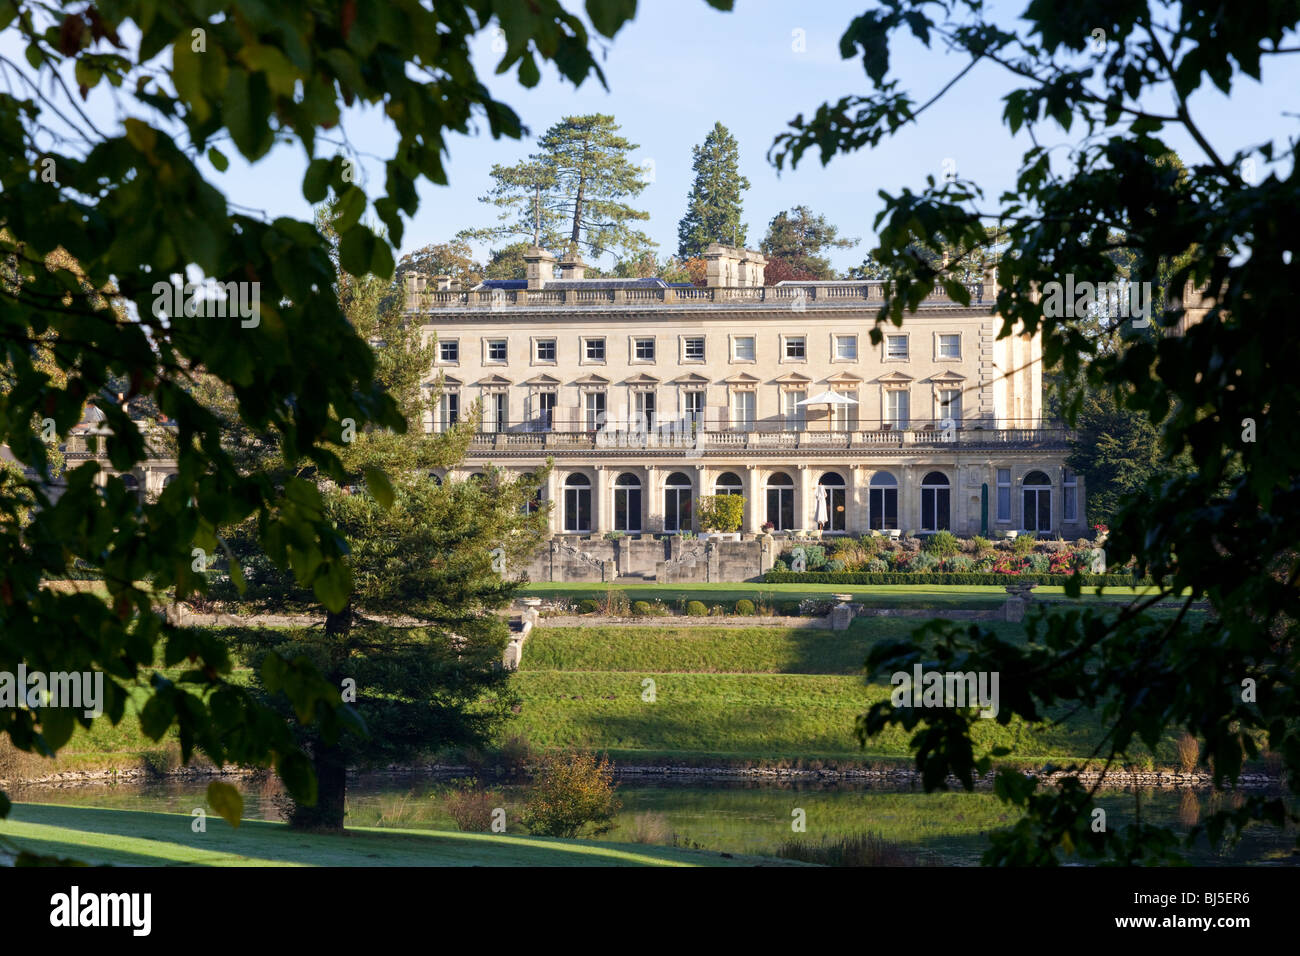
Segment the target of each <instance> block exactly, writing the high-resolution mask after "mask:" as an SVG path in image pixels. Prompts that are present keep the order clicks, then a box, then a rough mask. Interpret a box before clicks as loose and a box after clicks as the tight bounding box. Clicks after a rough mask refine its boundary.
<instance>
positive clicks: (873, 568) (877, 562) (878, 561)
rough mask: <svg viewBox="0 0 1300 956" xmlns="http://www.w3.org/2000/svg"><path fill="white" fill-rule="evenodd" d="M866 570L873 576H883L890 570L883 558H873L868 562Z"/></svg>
mask: <svg viewBox="0 0 1300 956" xmlns="http://www.w3.org/2000/svg"><path fill="white" fill-rule="evenodd" d="M866 570H867V571H868V572H870V573H872V574H883V573H884V572H886V571H888V570H889V565H888V564H887V563H886V562H885V560H884V559H883V558H872V559H871V560H870V561H868V562H867V567H866Z"/></svg>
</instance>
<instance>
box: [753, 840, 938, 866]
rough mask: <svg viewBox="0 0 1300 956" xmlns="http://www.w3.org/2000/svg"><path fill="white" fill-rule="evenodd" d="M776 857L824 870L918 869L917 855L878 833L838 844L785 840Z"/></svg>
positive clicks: (837, 841)
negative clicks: (826, 867) (812, 865)
mask: <svg viewBox="0 0 1300 956" xmlns="http://www.w3.org/2000/svg"><path fill="white" fill-rule="evenodd" d="M776 855H777V856H779V857H782V858H784V859H787V860H799V861H800V862H802V863H817V864H820V865H822V866H917V865H918V863H919V861H918V860H917V857H916V855H915V854H914V853H913V852H911V851H909V850H905V849H903V848H902V847H901V846H899V845H898V844H897V843H890V842H889V841H888V840H886V839H885V838H884V837H882V836H881V835H880V834H878V833H857V834H853V835H852V836H842V837H839V838H838V839H835V840H827V839H823V840H822V842H820V843H813V842H812V841H811V840H797V839H794V838H793V837H792V838H790V839H788V840H786V841H785V842H784V843H782V844H781V845H780V846H779V847H777V849H776Z"/></svg>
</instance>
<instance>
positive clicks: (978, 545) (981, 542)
mask: <svg viewBox="0 0 1300 956" xmlns="http://www.w3.org/2000/svg"><path fill="white" fill-rule="evenodd" d="M971 544H973V545H975V553H976V554H983V553H984V552H986V551H992V550H993V542H992V541H990V540H989V539H988V538H985V537H981V536H980V535H978V534H977V535H975V537H973V538H971Z"/></svg>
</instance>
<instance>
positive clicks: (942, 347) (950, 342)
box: [935, 332, 961, 359]
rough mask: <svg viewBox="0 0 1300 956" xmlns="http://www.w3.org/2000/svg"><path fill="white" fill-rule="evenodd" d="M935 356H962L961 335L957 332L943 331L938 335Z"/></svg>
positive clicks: (942, 357)
mask: <svg viewBox="0 0 1300 956" xmlns="http://www.w3.org/2000/svg"><path fill="white" fill-rule="evenodd" d="M935 358H941V359H959V358H961V335H960V334H959V333H956V332H952V333H949V332H942V333H940V334H939V335H938V336H937V337H936V349H935Z"/></svg>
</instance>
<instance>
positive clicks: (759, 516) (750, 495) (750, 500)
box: [742, 465, 766, 534]
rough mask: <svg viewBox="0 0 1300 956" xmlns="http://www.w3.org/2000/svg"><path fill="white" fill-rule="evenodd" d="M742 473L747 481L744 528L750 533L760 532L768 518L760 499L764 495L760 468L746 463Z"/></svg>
mask: <svg viewBox="0 0 1300 956" xmlns="http://www.w3.org/2000/svg"><path fill="white" fill-rule="evenodd" d="M742 474H743V476H744V477H743V480H744V482H745V486H744V487H745V491H744V493H745V523H744V530H745V531H747V532H749V533H750V534H758V533H759V532H760V531H761V530H762V528H763V522H764V521H765V520H766V518H765V517H764V515H763V505H762V502H761V501H760V499H761V498H762V496H763V488H762V481H761V477H760V475H759V473H758V468H757V467H755V466H754V465H746V466H745V467H744V470H743V472H742Z"/></svg>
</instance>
